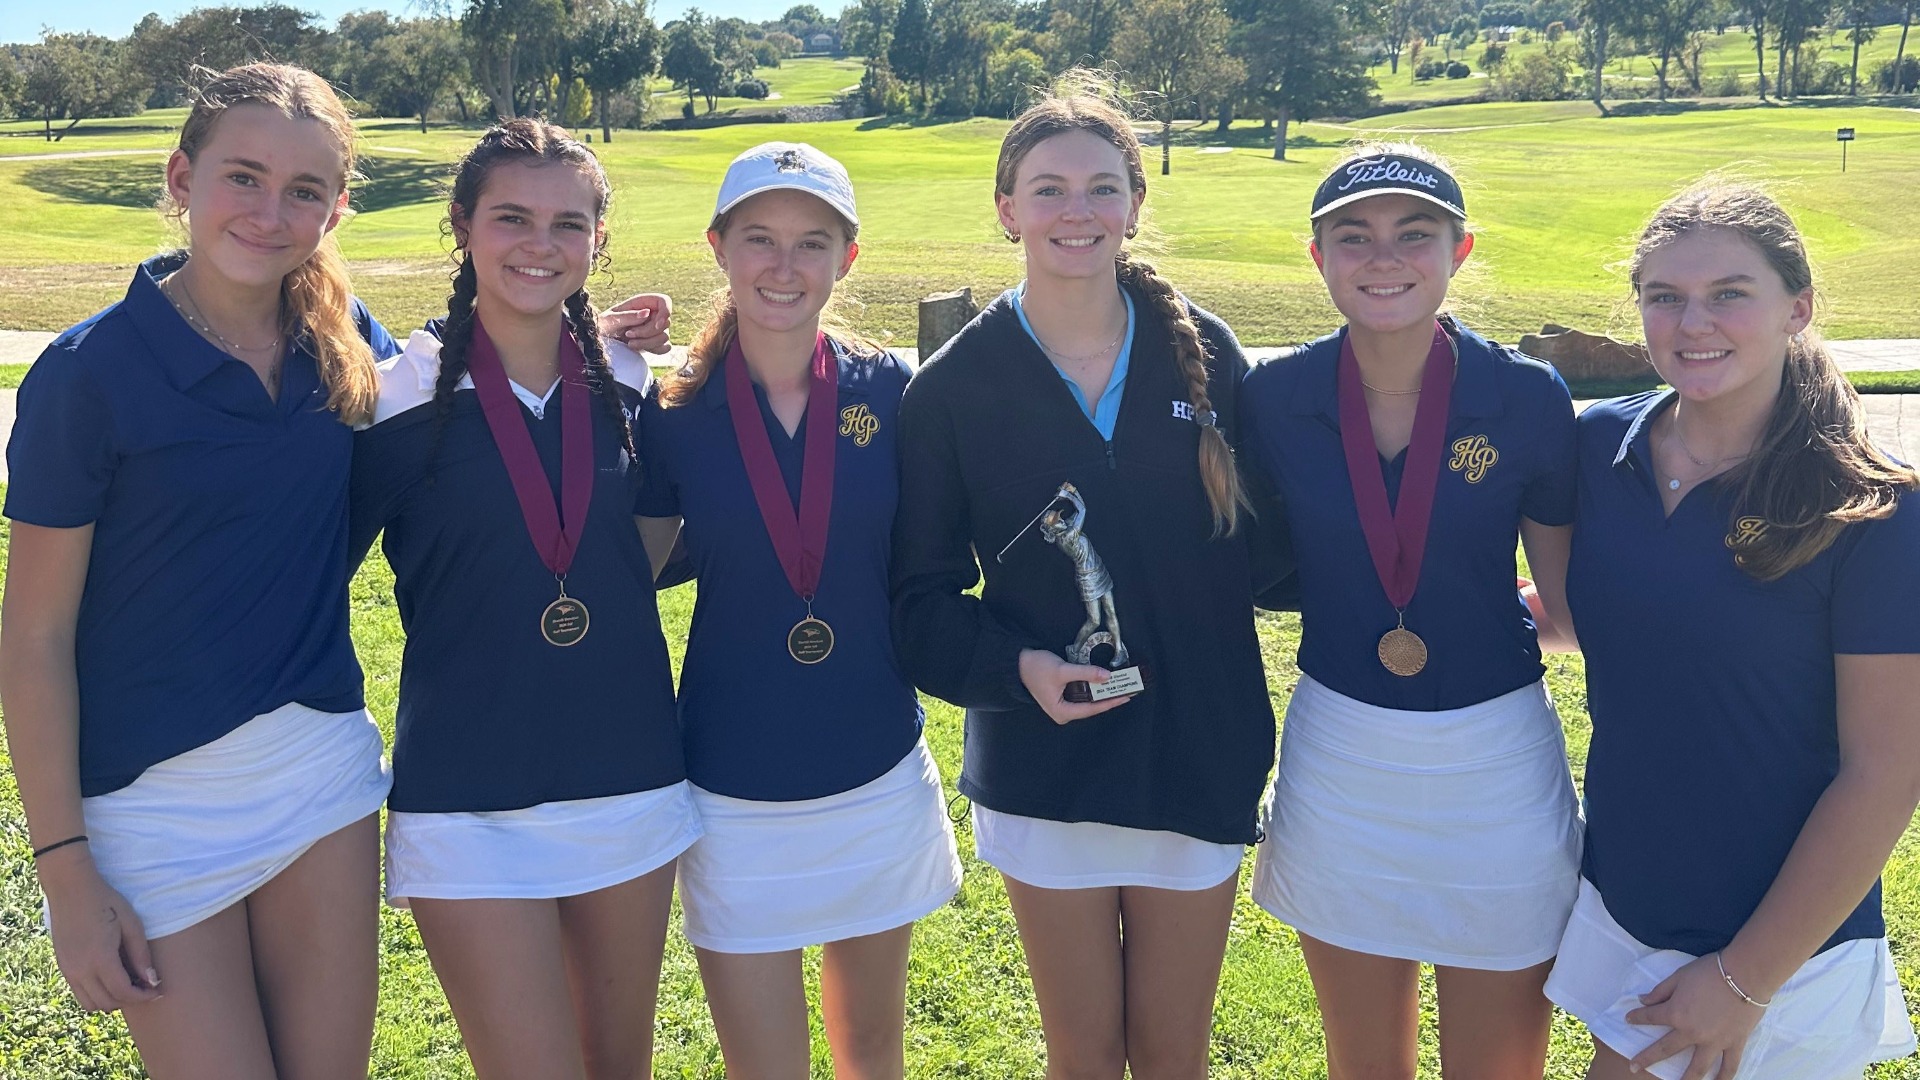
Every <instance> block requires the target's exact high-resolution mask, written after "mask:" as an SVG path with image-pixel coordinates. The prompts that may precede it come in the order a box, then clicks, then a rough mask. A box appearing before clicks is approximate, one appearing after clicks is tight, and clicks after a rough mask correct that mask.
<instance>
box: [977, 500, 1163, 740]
mask: <svg viewBox="0 0 1920 1080" xmlns="http://www.w3.org/2000/svg"><path fill="white" fill-rule="evenodd" d="M1063 502H1064V503H1066V504H1067V505H1066V506H1064V507H1063V506H1061V505H1060V504H1061V503H1063ZM1086 521H1087V502H1086V500H1085V499H1083V498H1081V496H1080V490H1079V489H1078V488H1076V487H1074V486H1073V485H1072V484H1071V483H1066V484H1061V485H1060V490H1059V491H1057V492H1055V493H1054V496H1053V499H1052V500H1051V501H1049V502H1048V503H1047V507H1046V509H1044V510H1042V511H1041V512H1040V516H1039V517H1037V518H1035V519H1034V520H1033V521H1031V522H1029V523H1028V526H1027V527H1028V528H1032V527H1033V526H1034V525H1036V524H1037V525H1039V526H1040V535H1041V536H1043V537H1045V538H1046V540H1047V542H1048V543H1050V544H1052V545H1054V546H1055V547H1057V548H1059V549H1060V551H1061V553H1063V554H1064V555H1066V557H1067V558H1069V559H1071V560H1073V579H1074V584H1075V585H1077V586H1078V587H1079V589H1080V602H1081V603H1083V604H1085V605H1086V606H1087V621H1086V622H1084V623H1082V624H1081V625H1080V632H1079V633H1078V634H1076V635H1074V638H1073V644H1071V645H1069V646H1067V651H1066V658H1067V660H1069V661H1070V662H1072V663H1075V664H1091V663H1093V662H1094V660H1093V650H1094V649H1096V648H1098V647H1099V646H1101V645H1107V646H1111V647H1112V649H1113V656H1112V657H1110V658H1109V659H1108V660H1107V662H1106V664H1105V666H1106V667H1107V668H1108V669H1109V670H1111V671H1112V674H1111V675H1110V676H1109V677H1108V678H1107V681H1106V682H1104V683H1100V684H1098V685H1095V684H1092V683H1086V682H1075V683H1068V684H1067V689H1066V692H1065V694H1064V696H1065V697H1066V699H1067V700H1068V701H1074V702H1081V703H1085V702H1090V701H1106V700H1107V699H1109V698H1116V697H1131V696H1132V695H1134V694H1137V693H1139V692H1140V691H1142V690H1145V689H1146V688H1147V686H1146V680H1145V678H1144V677H1143V676H1142V674H1141V670H1140V665H1138V664H1129V663H1128V661H1129V660H1130V659H1131V657H1130V656H1129V655H1128V653H1127V646H1126V643H1125V642H1124V641H1122V640H1121V638H1120V613H1119V611H1118V610H1116V609H1115V607H1114V604H1113V575H1112V574H1110V573H1108V572H1107V564H1106V563H1105V562H1102V561H1101V559H1100V554H1099V552H1096V551H1094V550H1093V541H1092V540H1090V539H1088V538H1087V536H1086V534H1085V532H1084V531H1083V530H1084V526H1085V525H1086ZM1026 531H1027V530H1026V529H1021V530H1020V532H1021V533H1022V534H1024V533H1025V532H1026ZM1019 538H1020V537H1019V535H1015V537H1014V539H1015V540H1018V539H1019ZM1012 546H1013V544H1012V543H1011V542H1009V543H1008V545H1007V547H1012ZM1000 554H1001V555H1002V556H1005V555H1006V549H1005V548H1003V549H1001V551H1000Z"/></svg>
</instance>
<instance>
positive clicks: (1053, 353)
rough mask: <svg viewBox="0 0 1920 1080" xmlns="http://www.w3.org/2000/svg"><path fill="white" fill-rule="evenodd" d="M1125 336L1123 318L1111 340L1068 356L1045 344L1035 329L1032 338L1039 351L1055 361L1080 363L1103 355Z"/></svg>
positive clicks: (1124, 321) (1125, 326) (1125, 328)
mask: <svg viewBox="0 0 1920 1080" xmlns="http://www.w3.org/2000/svg"><path fill="white" fill-rule="evenodd" d="M1126 336H1127V323H1126V320H1125V319H1122V320H1121V321H1120V332H1119V333H1117V334H1115V335H1113V340H1112V341H1109V342H1107V343H1106V344H1105V345H1102V346H1100V347H1099V348H1097V349H1095V350H1093V351H1092V352H1090V353H1087V354H1085V355H1084V356H1069V355H1067V354H1066V353H1063V352H1061V351H1060V350H1059V349H1056V348H1054V347H1053V346H1051V345H1049V344H1047V343H1046V342H1044V341H1041V340H1040V334H1039V333H1038V332H1037V331H1036V332H1034V335H1033V340H1034V341H1035V342H1038V343H1039V345H1040V351H1042V352H1044V353H1046V354H1047V355H1048V356H1050V357H1052V358H1053V359H1054V360H1055V361H1057V362H1059V363H1063V364H1080V363H1085V362H1086V361H1088V360H1092V359H1094V358H1096V357H1100V356H1105V355H1106V354H1107V350H1109V349H1111V348H1113V347H1114V346H1116V345H1118V344H1120V339H1121V338H1123V337H1126Z"/></svg>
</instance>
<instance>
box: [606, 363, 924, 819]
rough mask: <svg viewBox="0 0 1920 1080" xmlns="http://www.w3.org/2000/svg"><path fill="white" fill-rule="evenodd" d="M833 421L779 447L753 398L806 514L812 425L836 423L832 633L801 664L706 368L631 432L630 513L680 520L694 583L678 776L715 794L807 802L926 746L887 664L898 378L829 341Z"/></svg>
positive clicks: (720, 387) (776, 564)
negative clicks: (635, 508)
mask: <svg viewBox="0 0 1920 1080" xmlns="http://www.w3.org/2000/svg"><path fill="white" fill-rule="evenodd" d="M835 352H836V353H837V354H838V358H839V367H840V392H839V399H838V401H837V402H836V404H837V406H838V407H837V409H836V412H835V415H833V416H829V417H815V416H812V415H810V414H809V415H807V416H805V417H804V418H803V419H802V420H801V423H800V425H799V426H798V427H797V428H796V429H795V431H794V433H793V435H792V436H791V437H789V436H788V435H787V432H786V429H785V428H783V427H782V426H781V425H780V421H779V420H778V418H776V417H775V416H774V415H773V410H772V408H771V407H769V406H768V404H767V397H766V392H765V391H764V390H762V389H761V388H760V387H759V386H755V387H754V399H755V400H756V401H757V402H758V403H759V406H760V419H761V422H762V423H764V424H765V425H766V428H767V437H768V439H769V440H770V441H771V442H772V443H773V454H774V457H775V458H776V459H777V460H778V461H779V463H780V475H781V477H782V479H784V480H785V481H786V486H787V495H788V498H789V499H791V500H792V503H793V505H794V507H795V508H796V510H797V508H798V507H799V505H800V477H801V467H802V465H803V463H804V460H805V456H806V442H807V425H809V424H814V423H821V422H825V423H830V424H837V425H838V426H839V431H838V432H837V438H838V442H837V443H836V444H835V447H834V456H833V512H832V515H831V517H830V518H829V520H828V524H827V551H826V558H825V565H824V566H823V567H822V569H821V573H820V588H819V593H818V595H817V596H815V597H814V600H813V613H814V614H815V615H816V616H818V617H819V618H821V619H823V620H825V622H826V623H827V625H829V626H831V627H832V628H833V637H834V643H833V652H832V653H831V654H830V655H829V656H828V657H827V658H826V659H825V660H822V661H821V662H819V663H817V664H812V665H808V664H802V663H799V662H797V661H795V660H794V659H793V657H792V656H790V655H789V654H788V652H787V632H788V631H789V630H791V629H793V625H794V624H795V623H797V622H799V621H800V620H801V619H803V618H805V617H806V614H807V608H806V605H805V604H804V603H802V602H801V600H800V598H799V597H798V596H795V595H794V592H793V586H792V585H790V584H788V582H787V576H786V574H785V572H784V571H782V570H781V568H780V560H779V557H778V556H777V555H775V553H774V549H773V541H772V540H770V539H769V538H768V536H767V527H766V524H765V522H763V521H762V520H761V518H760V508H759V505H758V504H757V503H756V502H755V501H754V497H753V488H752V485H751V484H750V483H749V482H748V480H747V469H746V464H745V462H744V461H743V460H742V459H741V457H740V447H739V444H738V443H737V441H736V440H735V436H734V431H733V419H732V417H731V415H730V414H729V412H728V406H727V385H726V384H727V380H726V373H725V371H724V370H722V369H720V368H719V367H716V368H715V370H714V371H713V373H712V374H711V375H709V376H708V378H707V381H706V384H705V385H703V386H702V387H701V388H700V390H699V392H698V393H697V394H696V395H695V397H694V400H692V401H690V402H688V403H687V404H685V405H681V406H678V407H675V408H670V409H669V408H662V407H661V406H660V404H659V399H658V397H657V395H649V396H648V398H647V402H646V408H645V410H644V412H643V414H642V415H643V417H644V422H643V423H642V424H641V428H642V430H643V431H644V432H645V435H646V443H645V445H644V446H643V447H642V448H641V452H640V456H641V459H642V460H643V461H644V462H645V463H646V468H647V483H646V487H645V488H644V490H643V491H642V494H641V499H640V507H641V508H640V513H641V514H643V515H646V516H648V517H660V518H670V517H675V516H678V517H680V518H682V519H683V521H684V522H685V526H684V533H683V537H682V538H683V540H684V541H685V544H686V549H687V554H688V555H689V556H690V557H691V559H692V560H693V566H694V570H695V573H696V574H697V575H698V581H699V595H698V597H697V598H696V600H695V601H694V608H693V626H692V629H691V630H690V631H689V633H688V636H687V655H686V661H685V663H684V664H683V665H682V668H681V672H680V720H681V724H682V726H683V730H684V732H685V735H686V740H687V775H688V776H689V777H690V778H691V779H692V780H693V782H694V783H696V784H698V785H700V786H701V787H703V788H705V789H707V790H708V791H713V792H718V793H719V794H722V795H728V796H732V797H734V798H740V799H756V800H762V801H783V802H784V801H792V800H798V799H815V798H821V797H824V796H827V795H834V794H838V793H839V792H842V791H849V790H852V789H853V788H856V787H859V786H860V785H861V784H864V783H867V782H868V781H870V780H873V779H875V778H877V777H879V776H880V775H882V774H883V773H885V772H886V771H887V770H888V769H891V768H892V767H893V766H894V765H896V764H898V763H899V761H900V759H901V758H903V757H905V756H906V755H907V752H908V751H909V750H911V749H913V745H914V743H915V742H916V741H918V740H919V738H920V725H921V722H922V719H923V717H922V713H921V711H920V704H919V699H918V698H916V697H915V695H914V692H913V687H912V686H911V685H909V684H908V682H907V680H906V677H905V676H904V675H903V674H902V673H901V670H900V664H899V662H898V660H897V659H896V658H895V655H894V650H893V637H892V633H891V626H890V622H889V619H890V614H889V600H888V594H887V572H888V568H889V565H890V560H891V555H892V541H891V536H892V529H893V513H894V504H895V503H896V502H897V501H898V498H899V469H898V465H897V462H896V459H895V443H894V439H895V426H896V424H895V421H896V417H897V416H898V415H899V410H900V394H901V392H902V391H903V390H904V389H905V388H906V385H907V377H908V374H909V373H908V370H907V368H906V366H905V365H904V364H902V363H901V362H900V360H899V359H897V358H896V357H894V356H892V355H891V354H880V355H876V356H861V355H855V354H853V353H852V352H850V351H849V350H847V349H845V348H842V347H841V346H839V345H838V344H837V343H836V344H835Z"/></svg>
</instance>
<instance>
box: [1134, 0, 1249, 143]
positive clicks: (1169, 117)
mask: <svg viewBox="0 0 1920 1080" xmlns="http://www.w3.org/2000/svg"><path fill="white" fill-rule="evenodd" d="M1230 29H1231V26H1230V25H1229V23H1228V21H1227V13H1226V11H1225V10H1224V9H1222V8H1221V6H1220V0H1139V2H1138V3H1137V4H1135V5H1134V7H1133V10H1132V11H1130V12H1128V13H1127V20H1126V22H1125V23H1123V24H1122V25H1121V27H1120V32H1119V33H1118V34H1116V35H1115V36H1114V41H1113V47H1114V51H1115V53H1116V54H1117V55H1118V56H1119V58H1120V63H1121V64H1122V66H1124V67H1125V68H1126V69H1127V71H1128V73H1129V75H1130V76H1131V78H1132V80H1133V81H1134V82H1135V84H1136V85H1138V86H1141V87H1143V88H1145V89H1146V90H1147V92H1148V95H1149V101H1150V109H1151V111H1152V112H1153V114H1154V118H1155V119H1157V120H1159V121H1160V175H1162V176H1166V175H1169V174H1170V173H1172V172H1173V120H1174V116H1175V114H1176V113H1178V112H1179V111H1180V110H1181V109H1182V108H1183V107H1185V106H1188V105H1191V104H1193V103H1194V102H1195V101H1196V100H1197V99H1200V98H1211V97H1218V96H1222V95H1224V94H1226V93H1230V92H1231V89H1232V88H1233V87H1235V86H1237V85H1238V84H1239V83H1240V81H1241V79H1242V78H1243V77H1244V74H1245V71H1244V69H1243V68H1242V67H1241V66H1240V61H1238V60H1236V59H1234V58H1233V57H1232V56H1230V55H1228V53H1227V49H1226V40H1227V34H1228V32H1229V31H1230Z"/></svg>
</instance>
